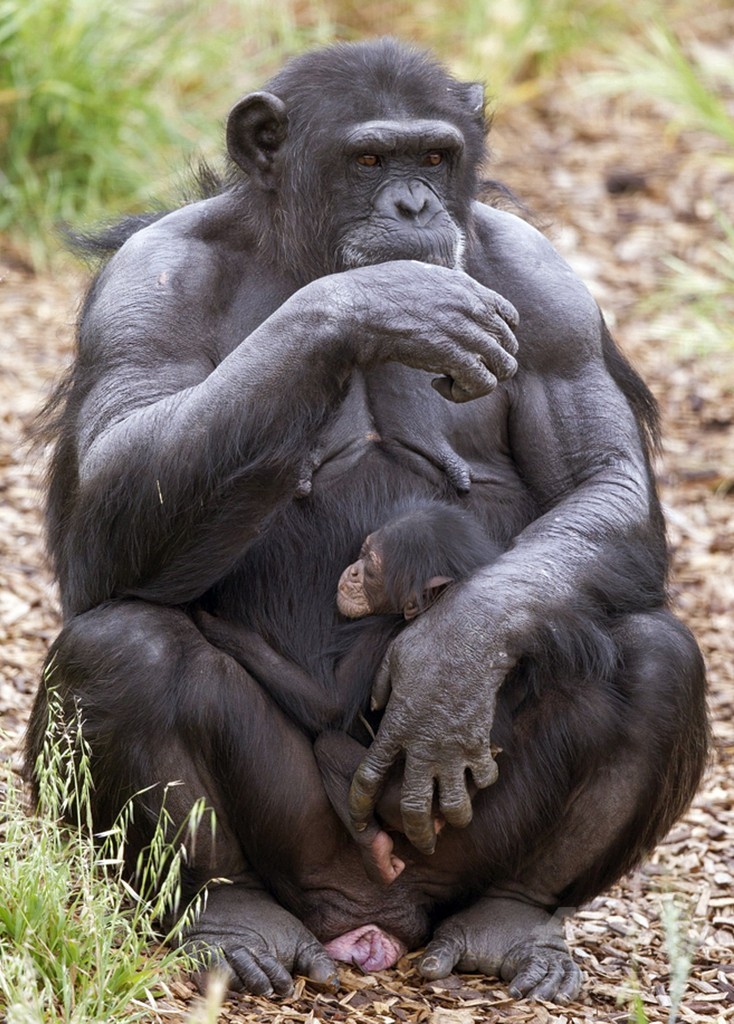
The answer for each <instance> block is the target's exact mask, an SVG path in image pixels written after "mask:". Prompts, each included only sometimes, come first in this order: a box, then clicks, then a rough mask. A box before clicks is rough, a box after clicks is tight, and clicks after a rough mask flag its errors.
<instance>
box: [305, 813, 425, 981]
mask: <svg viewBox="0 0 734 1024" xmlns="http://www.w3.org/2000/svg"><path fill="white" fill-rule="evenodd" d="M383 834H386V833H383ZM325 949H326V951H327V953H328V954H329V956H333V957H334V959H335V960H342V961H343V962H344V963H348V964H354V966H355V967H359V968H361V970H363V971H364V972H365V974H367V973H370V972H372V971H384V970H386V969H387V968H388V967H392V966H393V965H394V964H396V963H397V962H398V960H399V959H400V957H401V956H402V955H403V953H405V952H407V947H406V946H405V945H404V944H403V943H402V942H401V941H400V939H396V938H395V936H394V935H390V933H389V932H384V931H383V930H382V928H378V927H377V925H376V924H364V925H362V927H361V928H353V929H352V931H351V932H345V933H344V935H339V936H337V938H335V939H332V940H331V942H327V943H326V945H325Z"/></svg>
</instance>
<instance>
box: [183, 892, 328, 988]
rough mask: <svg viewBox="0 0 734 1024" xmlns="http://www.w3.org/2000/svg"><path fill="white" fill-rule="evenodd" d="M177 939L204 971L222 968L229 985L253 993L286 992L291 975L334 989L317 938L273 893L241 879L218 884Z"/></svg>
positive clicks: (290, 986) (322, 949) (200, 976)
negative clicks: (198, 914)
mask: <svg viewBox="0 0 734 1024" xmlns="http://www.w3.org/2000/svg"><path fill="white" fill-rule="evenodd" d="M207 895H208V899H207V903H206V907H205V908H204V910H203V912H202V914H201V916H200V917H199V918H198V920H196V921H195V922H194V924H193V925H191V926H190V927H189V928H187V929H186V931H185V933H184V935H183V937H182V939H181V940H180V944H181V945H182V946H183V948H184V949H185V950H186V951H187V952H188V953H189V954H190V955H191V957H192V958H193V959H194V961H195V962H197V963H198V964H200V965H201V973H200V974H199V975H198V978H197V980H199V981H200V980H201V979H202V976H205V975H206V974H207V973H208V972H209V971H212V970H220V971H224V972H225V973H226V975H227V976H228V986H229V988H230V989H234V990H236V991H239V990H244V991H246V992H252V993H253V994H254V995H266V996H270V995H273V994H276V995H279V996H287V995H290V993H291V992H292V991H293V977H292V976H293V975H295V974H303V975H305V976H306V977H307V978H310V979H311V980H312V981H315V982H317V983H319V984H321V985H325V986H327V987H329V988H332V989H334V990H336V989H337V988H338V987H339V975H338V974H337V970H336V965H335V964H334V961H333V960H332V959H331V957H330V956H329V954H328V953H327V952H326V950H325V949H324V947H323V946H322V945H321V943H320V942H319V941H318V940H317V939H316V937H315V936H314V935H312V934H311V932H310V931H309V930H308V929H307V928H306V927H305V926H304V925H303V924H302V923H301V922H300V921H299V920H298V918H296V917H294V916H293V914H290V913H289V912H288V911H287V910H285V909H284V908H283V907H281V906H280V905H279V904H278V903H276V902H275V900H274V899H273V898H272V896H269V895H268V894H267V893H265V892H262V891H261V890H258V889H248V888H245V887H244V886H242V885H236V884H235V885H217V886H213V887H212V888H210V890H209V892H208V894H207Z"/></svg>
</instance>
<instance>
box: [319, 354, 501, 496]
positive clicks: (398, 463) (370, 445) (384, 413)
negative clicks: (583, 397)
mask: <svg viewBox="0 0 734 1024" xmlns="http://www.w3.org/2000/svg"><path fill="white" fill-rule="evenodd" d="M432 376H433V375H432V374H430V373H426V372H424V371H422V370H414V369H411V368H410V367H406V366H402V365H400V364H398V363H387V364H383V365H381V366H378V367H375V368H374V369H372V370H369V371H366V372H360V371H355V372H354V374H353V376H352V381H351V385H350V389H349V392H348V394H347V397H346V398H345V400H344V402H343V404H342V406H341V408H340V410H339V412H338V413H337V414H336V416H335V417H334V419H333V420H332V421H331V422H330V424H329V425H328V427H327V428H326V429H325V431H324V433H323V435H322V437H321V438H320V442H319V446H318V449H317V450H316V451H315V452H314V453H313V478H312V479H313V486H314V488H322V487H329V486H331V485H332V484H333V483H334V482H335V481H336V480H338V478H339V477H341V476H342V475H343V474H345V473H346V474H353V473H359V472H360V470H359V469H358V468H357V467H358V466H359V465H360V463H362V461H363V459H364V458H365V456H366V455H368V454H377V455H378V458H379V455H382V456H383V457H384V471H385V472H386V473H391V470H392V469H394V468H398V469H402V470H403V471H404V472H407V473H408V474H409V475H410V476H413V477H415V476H417V477H420V478H423V479H425V480H426V481H428V482H430V484H431V488H432V490H433V492H434V494H442V495H443V496H445V497H446V498H449V499H450V498H451V496H452V495H461V496H463V495H467V494H468V493H469V492H470V490H471V489H472V486H473V484H474V483H477V484H479V485H481V484H484V483H487V482H488V481H491V480H494V481H495V482H496V483H497V484H499V485H500V486H508V487H512V485H513V483H514V481H516V480H517V474H516V472H515V468H514V464H513V462H512V459H511V457H510V454H509V445H508V442H507V410H508V399H507V395H506V392H505V390H504V388H503V387H502V385H500V386H499V387H498V389H497V390H496V391H495V392H494V393H493V394H491V395H487V396H486V397H485V398H480V399H477V400H475V401H473V402H467V403H465V404H462V405H457V404H455V403H452V402H447V401H446V399H444V398H442V397H441V396H440V395H439V394H438V393H437V392H436V391H435V390H434V389H433V388H432V387H431V379H432ZM391 475H393V474H392V473H391ZM413 486H415V483H414V484H413Z"/></svg>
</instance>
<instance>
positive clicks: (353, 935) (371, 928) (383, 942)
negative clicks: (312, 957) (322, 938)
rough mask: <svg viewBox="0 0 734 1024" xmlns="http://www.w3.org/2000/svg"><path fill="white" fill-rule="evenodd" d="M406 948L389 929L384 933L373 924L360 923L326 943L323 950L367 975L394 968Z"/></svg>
mask: <svg viewBox="0 0 734 1024" xmlns="http://www.w3.org/2000/svg"><path fill="white" fill-rule="evenodd" d="M407 951H408V947H407V946H405V945H404V944H403V943H402V942H401V941H400V940H399V939H396V938H395V936H394V935H390V933H389V932H383V930H382V928H378V927H377V925H376V924H363V925H362V927H361V928H353V929H352V931H351V932H345V933H344V935H339V936H337V938H335V939H332V940H331V942H327V943H326V952H327V953H328V954H329V956H333V957H334V959H335V960H342V961H343V962H344V963H348V964H354V966H355V967H359V968H360V969H361V970H363V971H364V972H365V974H369V973H371V972H372V971H384V970H386V969H387V968H388V967H393V966H394V965H395V964H396V963H397V962H398V960H399V959H400V957H401V956H402V955H403V953H406V952H407Z"/></svg>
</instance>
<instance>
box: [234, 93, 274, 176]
mask: <svg viewBox="0 0 734 1024" xmlns="http://www.w3.org/2000/svg"><path fill="white" fill-rule="evenodd" d="M287 130H288V115H287V114H286V109H285V103H283V101H282V100H281V99H278V97H277V96H274V95H273V94H272V93H270V92H251V93H250V94H249V95H248V96H244V97H243V98H242V99H241V100H240V101H239V102H238V103H236V104H235V105H234V107H233V108H232V110H231V111H230V114H229V117H228V118H227V150H228V152H229V155H230V156H231V157H232V159H233V160H234V162H235V163H236V164H238V165H239V166H240V167H241V168H242V170H243V171H245V173H246V174H248V175H249V176H250V177H251V178H252V180H253V181H254V182H255V183H256V184H257V185H259V186H260V188H263V189H266V190H268V191H271V190H273V189H275V188H277V170H278V164H279V157H280V151H281V147H282V145H283V142H284V141H285V137H286V134H287Z"/></svg>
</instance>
